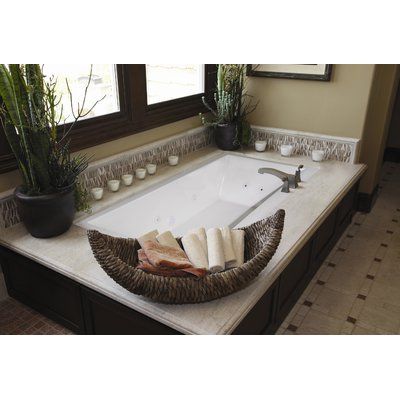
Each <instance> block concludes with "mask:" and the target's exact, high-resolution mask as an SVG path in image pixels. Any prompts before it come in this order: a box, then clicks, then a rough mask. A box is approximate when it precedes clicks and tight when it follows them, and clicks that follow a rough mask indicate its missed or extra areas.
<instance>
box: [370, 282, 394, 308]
mask: <svg viewBox="0 0 400 400" xmlns="http://www.w3.org/2000/svg"><path fill="white" fill-rule="evenodd" d="M368 300H373V301H375V302H376V303H377V304H379V303H390V304H393V305H395V306H400V289H399V287H397V286H391V285H388V284H384V283H381V282H379V281H376V282H374V283H373V284H372V287H371V290H370V292H369V294H368Z"/></svg>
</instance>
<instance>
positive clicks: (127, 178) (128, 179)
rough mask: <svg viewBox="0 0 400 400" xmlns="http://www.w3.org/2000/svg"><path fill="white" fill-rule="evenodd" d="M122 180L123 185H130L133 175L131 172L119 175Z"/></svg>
mask: <svg viewBox="0 0 400 400" xmlns="http://www.w3.org/2000/svg"><path fill="white" fill-rule="evenodd" d="M121 179H122V182H124V185H125V186H131V185H132V182H133V175H132V174H125V175H122V176H121Z"/></svg>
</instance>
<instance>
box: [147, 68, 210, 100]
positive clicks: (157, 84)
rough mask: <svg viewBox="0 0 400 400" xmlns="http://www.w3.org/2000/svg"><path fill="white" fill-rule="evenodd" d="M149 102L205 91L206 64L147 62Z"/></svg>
mask: <svg viewBox="0 0 400 400" xmlns="http://www.w3.org/2000/svg"><path fill="white" fill-rule="evenodd" d="M146 85H147V104H148V105H151V104H155V103H161V102H163V101H168V100H173V99H178V98H182V97H187V96H192V95H194V94H199V93H203V92H204V64H146Z"/></svg>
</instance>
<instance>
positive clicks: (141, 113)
mask: <svg viewBox="0 0 400 400" xmlns="http://www.w3.org/2000/svg"><path fill="white" fill-rule="evenodd" d="M216 70H217V68H216V65H215V64H147V65H146V64H117V65H110V64H94V65H93V71H92V78H93V80H92V84H91V86H90V89H89V92H88V96H87V100H86V105H87V106H88V107H91V106H92V105H93V103H94V102H96V101H97V100H98V99H100V98H102V97H103V96H104V95H105V96H106V97H105V98H104V100H102V101H101V102H100V103H98V104H97V106H96V107H95V109H94V110H93V112H92V113H91V114H90V115H88V116H87V117H86V118H85V119H84V120H80V121H79V122H78V123H77V124H76V125H75V127H74V129H73V130H72V131H71V136H70V139H71V150H72V151H77V150H81V149H85V148H87V147H91V146H95V145H98V144H101V143H105V142H109V141H111V140H115V139H118V138H121V137H124V136H129V135H132V134H134V133H137V132H141V131H145V130H148V129H151V128H155V127H158V126H162V125H165V124H168V123H171V122H175V121H178V120H180V119H184V118H188V117H191V116H195V115H197V114H198V113H199V112H205V111H207V110H206V109H205V107H204V106H203V104H202V101H201V98H202V96H205V97H206V98H207V100H208V101H209V102H212V97H213V95H212V92H213V90H214V88H215V82H216ZM89 72H90V65H88V64H78V65H76V64H75V65H73V64H61V65H57V64H46V65H44V73H45V74H46V76H48V77H50V76H51V75H54V76H55V77H57V88H58V91H59V93H60V94H62V95H63V100H62V102H63V111H64V112H63V114H64V117H69V119H67V120H66V123H67V125H68V124H69V123H70V122H71V120H72V119H71V115H70V109H71V105H70V99H69V95H68V90H67V87H66V84H65V78H68V82H69V85H70V89H71V92H72V95H73V104H74V107H76V106H77V102H78V101H79V102H81V100H82V98H83V93H82V91H83V90H84V88H85V86H86V83H87V79H88V75H89ZM80 104H81V103H80ZM61 129H62V130H63V127H61ZM15 168H16V164H15V160H14V157H13V155H12V153H11V150H10V148H9V146H8V144H7V141H6V139H5V135H4V132H2V128H1V125H0V173H1V172H6V171H10V170H12V169H15Z"/></svg>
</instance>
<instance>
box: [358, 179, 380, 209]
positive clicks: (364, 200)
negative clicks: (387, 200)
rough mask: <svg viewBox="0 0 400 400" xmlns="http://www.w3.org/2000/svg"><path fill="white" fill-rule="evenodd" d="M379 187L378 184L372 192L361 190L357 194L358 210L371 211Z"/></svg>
mask: <svg viewBox="0 0 400 400" xmlns="http://www.w3.org/2000/svg"><path fill="white" fill-rule="evenodd" d="M378 188H379V186H378V185H376V186H375V189H374V190H373V191H372V193H362V192H359V193H358V195H357V211H361V212H366V213H369V212H370V211H371V210H372V207H373V206H374V204H375V201H376V199H377V197H378Z"/></svg>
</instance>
